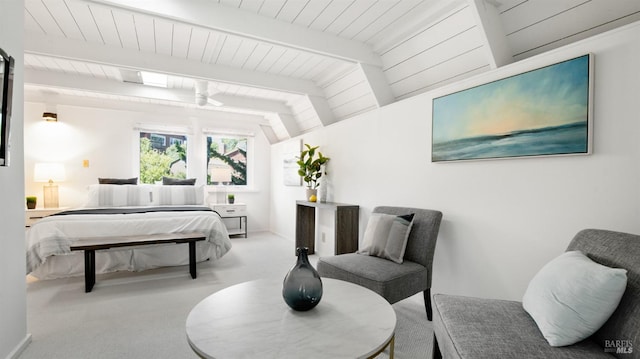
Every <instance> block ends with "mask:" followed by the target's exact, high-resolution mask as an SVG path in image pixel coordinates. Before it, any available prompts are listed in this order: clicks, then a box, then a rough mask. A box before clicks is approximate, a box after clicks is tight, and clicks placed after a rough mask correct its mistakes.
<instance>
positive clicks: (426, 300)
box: [423, 288, 433, 321]
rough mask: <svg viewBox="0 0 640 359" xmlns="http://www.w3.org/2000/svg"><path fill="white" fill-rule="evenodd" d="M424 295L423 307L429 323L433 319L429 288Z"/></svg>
mask: <svg viewBox="0 0 640 359" xmlns="http://www.w3.org/2000/svg"><path fill="white" fill-rule="evenodd" d="M423 294H424V307H425V309H426V310H427V319H428V320H429V321H431V319H432V317H433V310H432V309H431V288H428V289H427V290H425V291H424V292H423Z"/></svg>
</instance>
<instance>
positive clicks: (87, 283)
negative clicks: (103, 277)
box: [84, 250, 96, 293]
mask: <svg viewBox="0 0 640 359" xmlns="http://www.w3.org/2000/svg"><path fill="white" fill-rule="evenodd" d="M94 284H96V251H94V250H85V251H84V292H85V293H89V292H91V290H92V289H93V285H94Z"/></svg>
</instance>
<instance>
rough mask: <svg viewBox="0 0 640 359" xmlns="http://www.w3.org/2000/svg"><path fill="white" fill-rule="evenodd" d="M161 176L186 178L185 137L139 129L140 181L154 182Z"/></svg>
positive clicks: (159, 179)
mask: <svg viewBox="0 0 640 359" xmlns="http://www.w3.org/2000/svg"><path fill="white" fill-rule="evenodd" d="M167 144H169V146H167ZM163 176H166V177H173V178H187V137H186V136H184V135H177V134H166V133H151V132H142V131H141V132H140V183H156V182H159V181H162V177H163Z"/></svg>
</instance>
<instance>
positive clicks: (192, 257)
mask: <svg viewBox="0 0 640 359" xmlns="http://www.w3.org/2000/svg"><path fill="white" fill-rule="evenodd" d="M189 272H190V273H191V278H193V279H196V277H197V276H198V274H197V273H196V242H189Z"/></svg>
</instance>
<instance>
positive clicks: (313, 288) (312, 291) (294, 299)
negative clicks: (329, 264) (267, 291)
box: [282, 247, 322, 311]
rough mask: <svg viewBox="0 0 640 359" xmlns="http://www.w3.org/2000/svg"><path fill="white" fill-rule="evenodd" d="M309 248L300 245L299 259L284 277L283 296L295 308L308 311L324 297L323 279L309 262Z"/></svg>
mask: <svg viewBox="0 0 640 359" xmlns="http://www.w3.org/2000/svg"><path fill="white" fill-rule="evenodd" d="M308 253H309V248H307V247H298V248H297V249H296V254H297V255H298V260H297V262H296V264H295V265H294V266H293V268H291V269H290V270H289V273H287V275H286V276H285V277H284V282H283V283H282V297H283V298H284V301H285V302H286V303H287V305H288V306H289V307H291V309H293V310H298V311H307V310H310V309H312V308H313V307H315V306H316V305H318V303H320V299H321V298H322V280H320V275H319V274H318V272H317V271H316V270H315V268H313V266H312V265H311V263H309V256H308Z"/></svg>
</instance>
